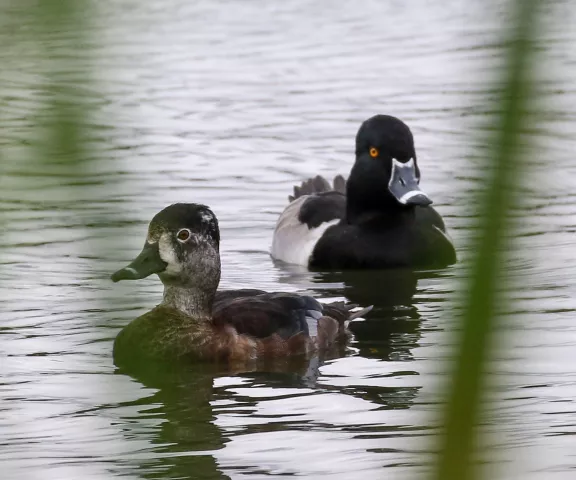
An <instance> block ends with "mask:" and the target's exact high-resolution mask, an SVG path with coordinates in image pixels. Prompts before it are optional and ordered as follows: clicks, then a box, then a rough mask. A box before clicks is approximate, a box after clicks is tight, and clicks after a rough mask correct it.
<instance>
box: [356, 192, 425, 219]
mask: <svg viewBox="0 0 576 480" xmlns="http://www.w3.org/2000/svg"><path fill="white" fill-rule="evenodd" d="M351 187H352V188H350V187H349V188H348V189H347V193H346V221H347V223H349V224H351V225H358V224H361V223H367V222H371V221H375V220H379V221H384V222H386V223H387V224H388V225H393V224H394V223H396V222H405V221H406V220H408V219H410V218H412V217H413V216H414V213H415V212H414V208H411V207H406V206H403V205H400V204H399V203H398V201H397V200H396V199H395V198H394V197H392V195H389V194H387V192H382V191H378V190H376V189H374V190H369V189H367V190H362V189H356V188H353V187H354V185H351Z"/></svg>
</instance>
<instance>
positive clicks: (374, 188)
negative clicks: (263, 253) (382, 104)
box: [271, 115, 456, 270]
mask: <svg viewBox="0 0 576 480" xmlns="http://www.w3.org/2000/svg"><path fill="white" fill-rule="evenodd" d="M355 154H356V160H355V163H354V165H353V167H352V170H351V172H350V175H349V177H348V180H345V179H344V177H342V176H341V175H338V176H336V177H335V178H334V180H333V184H332V185H330V183H329V182H328V181H327V180H326V179H325V178H324V177H322V176H320V175H318V176H316V177H314V178H311V179H309V180H307V181H305V182H303V183H302V185H300V186H295V187H294V194H293V195H291V196H289V197H288V200H289V204H288V206H287V207H286V208H285V209H284V211H283V212H282V213H281V215H280V217H279V218H278V220H277V222H276V226H275V229H274V233H273V239H272V248H271V256H272V258H273V259H275V260H279V261H281V262H284V263H289V264H296V265H302V266H305V267H308V268H312V269H326V270H331V269H338V270H343V269H358V270H361V269H370V268H374V269H387V268H398V267H407V268H414V269H417V268H422V269H427V268H443V267H447V266H449V265H452V264H454V263H456V250H455V248H454V244H453V242H452V240H451V238H450V236H449V234H448V233H447V231H446V225H445V223H444V220H443V218H442V216H441V215H440V214H439V213H438V212H437V211H436V210H435V209H434V208H433V207H431V204H432V200H431V198H430V197H429V196H428V195H427V194H426V193H425V192H424V191H423V190H422V189H421V188H420V180H421V173H420V168H419V166H418V161H417V158H416V150H415V147H414V138H413V135H412V132H411V131H410V128H409V127H408V125H406V124H405V123H404V122H403V121H402V120H400V119H398V118H396V117H393V116H390V115H375V116H373V117H371V118H369V119H367V120H365V121H364V122H363V123H362V124H361V126H360V128H359V130H358V133H357V135H356V149H355Z"/></svg>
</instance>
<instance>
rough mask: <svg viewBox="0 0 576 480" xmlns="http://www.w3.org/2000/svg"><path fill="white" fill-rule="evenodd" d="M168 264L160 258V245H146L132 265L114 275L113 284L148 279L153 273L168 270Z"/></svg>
mask: <svg viewBox="0 0 576 480" xmlns="http://www.w3.org/2000/svg"><path fill="white" fill-rule="evenodd" d="M166 266H167V264H166V262H164V261H163V260H162V258H161V257H160V251H159V250H158V243H154V244H150V243H147V244H146V245H144V248H143V249H142V252H140V255H138V256H137V257H136V258H135V259H134V260H133V261H132V263H130V264H129V265H127V266H126V267H124V268H122V269H120V270H118V271H117V272H116V273H114V274H113V275H112V277H111V278H112V281H113V282H119V281H120V280H138V279H140V278H146V277H148V276H149V275H152V274H153V273H160V272H163V271H164V270H166Z"/></svg>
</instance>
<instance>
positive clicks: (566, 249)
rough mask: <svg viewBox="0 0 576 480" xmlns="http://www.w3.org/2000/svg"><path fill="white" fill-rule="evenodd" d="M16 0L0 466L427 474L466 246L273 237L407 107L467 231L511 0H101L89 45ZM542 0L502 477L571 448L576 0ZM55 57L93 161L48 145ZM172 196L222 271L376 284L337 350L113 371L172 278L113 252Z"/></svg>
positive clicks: (560, 460)
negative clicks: (401, 262) (125, 269)
mask: <svg viewBox="0 0 576 480" xmlns="http://www.w3.org/2000/svg"><path fill="white" fill-rule="evenodd" d="M24 4H25V2H23V3H22V5H24ZM16 5H17V3H15V2H13V4H11V10H10V11H9V12H8V10H7V9H8V7H7V6H6V5H4V7H3V8H4V9H6V11H5V12H4V13H5V15H0V17H1V18H2V21H1V22H2V26H3V28H2V29H0V41H1V44H2V45H3V47H2V49H1V50H0V62H1V63H2V65H3V68H2V69H1V70H0V85H1V93H0V95H1V97H2V100H1V105H2V107H1V108H0V121H1V131H2V133H1V134H0V148H1V151H2V153H1V155H2V156H1V157H0V160H1V162H2V163H1V164H0V169H1V174H2V175H1V177H0V218H1V220H0V221H1V223H0V299H1V304H0V333H1V337H0V339H1V341H0V399H1V401H0V412H1V416H0V445H1V448H0V463H1V465H2V472H3V473H2V478H5V479H7V480H15V479H26V480H28V479H36V478H42V479H43V480H50V479H78V478H82V479H86V480H88V479H110V478H114V477H119V476H122V477H123V478H134V479H137V478H171V479H176V478H194V479H217V478H233V479H238V478H251V479H261V478H267V477H269V476H272V475H274V476H276V477H280V478H283V477H289V476H290V477H291V476H302V477H306V478H330V479H355V478H368V479H371V478H384V477H385V478H389V479H391V478H401V479H404V478H418V475H420V477H419V478H422V476H421V473H422V472H424V471H425V470H426V469H427V466H428V465H429V463H430V459H429V455H428V454H429V453H430V452H431V451H432V450H433V449H434V443H433V440H434V437H433V435H434V434H435V433H436V429H435V428H434V422H435V419H436V417H435V415H436V412H437V410H438V402H439V400H440V396H439V392H440V391H441V389H442V388H443V386H444V385H445V384H446V382H447V377H446V371H447V369H448V362H447V360H448V358H449V354H450V347H451V345H453V344H454V337H453V335H452V333H453V331H454V330H455V329H456V328H457V307H456V305H457V303H456V302H455V296H454V295H453V293H454V292H458V291H459V290H462V288H465V285H466V283H465V281H466V271H465V268H463V267H462V266H461V264H460V265H459V266H456V267H453V268H449V269H446V270H442V271H436V272H426V273H418V274H412V273H410V272H397V273H389V274H385V273H365V274H361V275H358V274H356V275H355V274H346V275H342V274H339V273H333V274H325V273H324V274H323V273H309V272H307V271H306V270H302V269H298V268H294V267H286V266H282V265H276V264H274V263H273V262H272V261H271V259H270V257H269V254H268V252H269V247H270V244H271V238H272V231H273V228H274V223H275V221H276V218H277V217H278V215H279V213H280V212H281V211H282V209H283V208H284V206H285V205H286V202H287V196H288V194H290V193H291V189H292V185H294V184H296V183H298V182H300V181H302V180H303V179H305V178H307V177H309V176H312V175H314V174H316V173H322V174H324V175H326V176H327V177H332V176H334V175H336V174H338V173H344V174H347V173H348V172H349V169H350V167H351V165H352V162H353V144H354V136H355V134H356V130H357V128H358V126H359V124H360V123H361V121H363V120H364V119H365V118H367V117H369V116H371V115H373V114H375V113H388V114H393V115H397V116H399V117H400V118H402V119H403V120H405V121H406V122H407V123H408V124H409V125H410V126H411V128H412V130H413V132H414V135H415V138H416V147H417V151H418V154H419V162H420V166H421V169H422V173H423V181H422V186H423V188H424V189H425V190H426V191H427V192H428V193H429V194H430V196H431V197H432V198H433V199H434V201H435V204H436V206H437V208H438V210H439V211H440V212H441V213H442V214H443V215H444V218H445V220H446V223H447V225H448V227H449V230H450V233H451V235H452V236H453V238H454V241H455V243H456V245H457V247H458V253H459V257H460V258H461V259H466V258H467V257H468V256H469V251H468V247H467V240H468V239H469V237H470V235H471V233H472V232H471V224H472V221H473V219H474V216H475V215H476V211H477V210H476V207H477V205H476V204H475V201H474V198H475V197H474V196H473V194H474V192H475V191H477V190H478V188H479V187H480V182H479V179H480V178H481V175H482V173H483V169H484V166H485V165H486V163H487V160H486V155H487V151H486V148H485V142H484V141H483V138H484V136H485V133H486V131H488V130H490V129H492V124H491V117H490V116H489V114H490V113H491V112H493V111H494V104H493V101H494V98H495V96H494V88H493V87H492V86H491V85H492V82H493V81H494V78H495V77H494V72H495V68H496V67H497V66H498V64H499V62H500V60H501V55H500V54H501V46H502V42H501V37H499V36H498V32H499V31H500V29H501V27H502V26H503V25H505V24H506V23H508V16H509V15H508V14H507V12H506V10H505V9H504V8H503V7H502V4H501V2H475V1H472V0H469V1H463V2H456V1H448V2H425V1H421V2H415V3H410V5H408V3H407V2H398V1H389V2H382V1H380V0H358V1H355V2H344V1H339V2H331V3H330V6H329V7H328V4H327V3H325V2H306V1H304V0H285V1H283V2H266V1H264V0H258V1H253V2H234V1H213V0H210V1H208V0H204V1H202V0H200V1H195V2H187V1H184V0H163V1H147V2H140V1H135V0H124V1H123V2H115V1H111V0H103V1H99V2H97V4H96V5H94V8H93V9H92V10H91V11H89V12H88V11H86V12H84V13H85V14H86V15H85V25H84V26H83V27H82V35H81V38H82V41H81V42H79V43H73V44H72V45H70V44H69V43H67V40H69V39H70V38H75V37H73V36H71V35H70V34H71V31H68V30H66V29H60V30H58V32H56V33H52V34H50V35H47V34H44V37H42V41H41V42H38V41H35V40H34V39H33V37H34V35H33V33H32V34H31V33H30V32H33V31H34V28H35V27H33V26H30V25H29V24H28V23H27V22H29V21H30V20H29V19H26V18H23V17H22V16H20V14H19V13H18V11H17V10H15V9H16ZM18 5H20V4H18ZM547 9H548V11H546V12H545V14H544V24H545V32H544V37H545V38H544V41H543V46H542V48H541V49H540V51H539V55H541V58H540V60H539V66H540V67H541V68H540V69H539V71H538V75H539V78H540V84H539V88H538V91H537V92H535V98H537V99H538V107H539V108H541V111H540V113H539V114H538V116H537V117H536V119H535V120H536V122H535V125H534V127H533V129H532V130H531V132H530V137H531V139H532V140H533V144H534V145H535V147H536V149H535V150H534V153H533V154H532V155H530V156H528V155H527V156H526V161H527V164H528V163H530V165H531V172H532V173H531V175H530V177H529V178H528V179H527V182H526V186H525V187H524V188H523V191H522V195H521V202H520V203H519V206H518V208H517V209H516V210H515V218H516V220H517V224H518V230H519V239H518V240H517V244H516V248H515V254H514V257H513V258H512V259H511V261H510V264H509V265H508V266H507V268H508V270H509V272H510V273H511V277H512V282H511V283H510V286H509V288H508V290H509V295H510V301H509V302H508V303H507V304H506V305H505V306H504V310H505V312H506V316H505V320H506V322H505V328H503V329H502V331H501V332H500V333H499V336H500V338H501V341H500V344H499V347H500V348H499V350H498V353H497V355H496V361H495V362H494V363H493V366H492V368H493V372H494V375H493V376H492V380H493V385H492V386H491V387H490V392H491V393H490V397H491V398H493V399H494V400H495V402H494V403H492V404H491V407H490V413H491V416H490V418H489V420H488V421H487V422H486V430H485V431H486V436H484V437H483V442H485V443H486V444H487V445H491V446H495V447H496V448H495V449H494V450H492V451H490V452H489V459H490V462H489V466H488V467H487V468H488V470H489V473H490V475H491V477H490V478H492V476H496V475H500V476H501V478H524V479H544V478H545V479H547V480H548V479H571V478H574V475H575V473H574V472H575V469H576V454H575V451H576V450H575V448H574V437H573V436H574V435H575V434H576V401H575V400H576V355H575V353H574V352H575V348H576V318H575V313H574V312H575V309H576V286H575V281H574V271H575V270H574V260H573V258H574V253H573V252H574V245H575V243H576V242H575V240H574V238H575V237H574V233H575V231H576V194H575V193H574V185H575V184H576V162H575V160H574V152H575V151H576V114H575V113H574V112H575V111H576V86H575V85H576V83H575V82H574V75H573V73H574V69H575V68H576V49H575V48H574V45H575V44H574V41H575V40H576V31H575V30H574V29H573V28H569V26H570V25H574V21H575V20H576V15H575V13H576V10H575V8H574V6H573V5H571V3H570V2H568V1H566V2H560V1H558V2H551V5H550V4H549V6H548V7H547ZM47 59H57V60H59V61H60V60H61V61H62V62H64V63H63V65H68V66H70V65H73V66H74V68H73V69H72V68H68V67H67V68H63V69H62V70H61V71H59V72H58V75H59V77H58V78H59V81H60V82H62V83H63V84H66V85H69V86H71V87H72V88H73V91H74V92H76V94H77V95H78V98H80V97H81V98H82V99H83V100H84V101H86V104H87V105H88V106H89V107H90V111H89V121H88V125H87V131H86V134H87V138H88V140H89V143H88V146H89V150H88V151H87V152H85V157H86V158H87V159H88V161H87V163H86V166H85V167H82V169H81V170H74V169H67V168H65V167H62V166H61V165H58V164H55V163H52V162H50V161H45V160H46V159H47V158H48V155H47V154H46V155H44V152H43V150H42V149H35V148H34V146H35V145H36V144H38V142H39V140H38V138H37V137H38V134H37V132H36V131H35V126H36V125H37V124H38V122H41V121H42V119H43V118H45V116H46V113H47V112H46V111H45V109H44V110H43V109H42V108H43V107H42V104H43V102H44V101H45V99H46V98H47V97H46V90H45V86H43V78H44V77H43V74H44V73H45V72H46V71H47V69H48V68H49V67H48V65H49V64H50V62H48V61H47ZM66 62H67V63H66ZM175 201H194V202H203V203H206V204H208V205H210V206H211V207H212V208H213V209H214V211H215V212H216V214H217V215H218V217H219V219H220V225H221V229H222V238H223V241H222V263H223V279H222V287H223V288H240V287H248V288H250V287H255V288H264V289H270V290H285V291H298V292H308V293H313V294H315V295H316V296H318V297H319V298H321V299H322V300H330V299H344V298H346V299H348V300H351V301H354V302H358V303H360V304H362V305H366V304H375V309H374V312H373V313H372V314H371V315H369V316H368V318H367V319H366V321H364V322H358V323H357V325H356V328H355V332H356V338H355V340H354V341H353V343H352V344H351V345H350V346H349V348H348V349H347V350H346V351H345V352H343V355H342V356H341V357H339V358H334V359H331V360H329V361H327V362H326V363H325V364H324V365H322V366H320V368H319V370H318V371H317V372H315V373H314V374H312V375H310V372H308V374H305V372H306V367H305V366H304V367H303V368H293V369H286V371H277V372H260V373H258V372H253V373H241V374H233V373H226V372H217V371H211V370H210V369H209V368H208V367H198V366H194V367H191V368H190V369H186V370H184V371H181V370H177V369H174V370H172V371H159V370H150V369H148V368H143V369H142V371H141V372H134V373H133V374H130V375H126V374H123V373H120V372H117V371H116V369H115V367H114V365H113V362H112V355H111V352H112V342H113V339H114V337H115V336H116V334H117V333H118V331H119V330H120V329H121V328H122V326H124V325H126V324H127V323H128V322H129V321H130V320H131V319H133V318H135V317H136V316H138V315H140V314H142V313H144V312H145V311H147V310H149V309H150V308H151V307H152V306H154V305H155V304H156V303H157V302H158V301H159V298H160V295H161V285H160V282H159V281H158V279H157V278H149V279H146V280H143V281H141V282H133V283H130V282H127V283H126V284H119V285H114V284H112V283H111V282H110V280H109V274H110V273H112V272H113V271H115V270H116V269H117V268H119V267H120V266H122V265H124V264H125V263H126V262H127V261H129V260H131V259H132V258H133V257H134V255H135V254H136V253H137V252H139V250H140V247H141V245H142V242H143V239H144V235H145V231H146V226H147V223H148V222H149V220H150V219H151V218H152V216H153V215H154V214H155V213H156V212H157V211H159V210H160V209H161V208H163V207H164V206H166V205H167V204H169V203H171V202H175ZM383 467H385V470H382V468H383Z"/></svg>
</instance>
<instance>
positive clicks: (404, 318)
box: [314, 269, 420, 359]
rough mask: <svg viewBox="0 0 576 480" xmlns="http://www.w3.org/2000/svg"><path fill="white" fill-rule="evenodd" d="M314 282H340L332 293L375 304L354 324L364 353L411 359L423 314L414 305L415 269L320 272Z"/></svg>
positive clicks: (355, 300) (353, 328)
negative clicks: (363, 317) (368, 312)
mask: <svg viewBox="0 0 576 480" xmlns="http://www.w3.org/2000/svg"><path fill="white" fill-rule="evenodd" d="M314 281H317V282H318V283H320V284H326V283H330V284H339V285H341V287H340V288H338V287H337V288H336V289H331V290H330V293H331V294H332V295H333V294H334V293H337V294H339V295H341V296H343V297H345V298H347V299H348V300H350V301H351V302H353V303H357V304H360V305H374V309H373V310H372V312H370V314H368V315H366V318H365V319H364V320H361V321H354V322H352V323H351V324H350V330H351V331H352V332H353V333H354V335H355V337H356V340H357V341H358V344H357V345H355V346H357V347H358V348H359V350H360V354H361V355H362V356H366V357H373V358H384V359H394V358H395V359H398V358H408V357H409V356H410V348H413V347H415V346H417V345H418V340H419V338H420V335H419V330H420V321H419V320H420V314H419V313H418V308H417V306H416V305H414V294H415V293H416V286H417V282H418V275H417V274H416V272H414V271H413V270H409V269H397V270H382V271H370V272H362V271H344V272H331V273H318V274H317V275H316V276H315V277H314ZM318 290H319V291H322V288H321V287H319V288H318ZM323 293H324V294H325V293H326V292H325V291H324V292H323Z"/></svg>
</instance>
